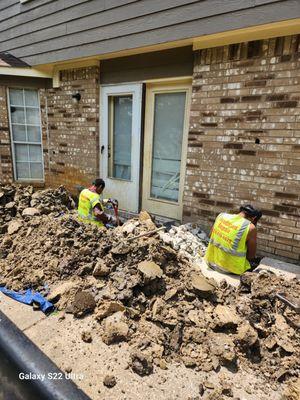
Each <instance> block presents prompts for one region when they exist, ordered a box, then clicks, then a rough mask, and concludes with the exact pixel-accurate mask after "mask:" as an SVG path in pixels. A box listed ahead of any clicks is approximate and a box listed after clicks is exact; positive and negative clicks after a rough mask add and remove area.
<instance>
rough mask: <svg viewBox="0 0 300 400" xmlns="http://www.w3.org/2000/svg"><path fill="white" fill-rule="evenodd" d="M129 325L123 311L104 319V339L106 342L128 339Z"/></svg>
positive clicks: (111, 342)
mask: <svg viewBox="0 0 300 400" xmlns="http://www.w3.org/2000/svg"><path fill="white" fill-rule="evenodd" d="M128 334H129V326H128V325H127V323H126V322H125V321H124V315H123V313H122V312H120V311H119V312H116V313H114V314H113V315H111V316H110V317H107V318H106V320H105V321H104V332H103V335H102V340H103V342H104V343H105V344H107V345H109V344H113V343H118V342H121V341H124V340H128Z"/></svg>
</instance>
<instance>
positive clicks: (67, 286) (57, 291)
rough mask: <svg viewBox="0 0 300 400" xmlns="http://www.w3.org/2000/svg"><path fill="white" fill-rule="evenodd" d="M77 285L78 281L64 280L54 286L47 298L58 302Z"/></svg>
mask: <svg viewBox="0 0 300 400" xmlns="http://www.w3.org/2000/svg"><path fill="white" fill-rule="evenodd" d="M76 286H77V283H76V282H64V283H61V284H60V285H58V286H56V287H54V288H53V289H52V290H51V291H50V293H49V295H48V296H47V300H49V301H51V302H53V303H55V302H57V301H58V300H59V299H60V298H61V297H62V296H63V295H64V294H66V293H67V292H69V291H70V290H72V289H73V288H75V287H76Z"/></svg>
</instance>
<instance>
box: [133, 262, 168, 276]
mask: <svg viewBox="0 0 300 400" xmlns="http://www.w3.org/2000/svg"><path fill="white" fill-rule="evenodd" d="M138 270H139V271H140V272H141V273H142V274H143V276H144V277H145V278H146V279H148V280H153V279H155V278H161V277H162V274H163V271H162V269H161V268H160V266H159V265H157V264H155V263H154V262H153V261H142V262H140V263H139V265H138Z"/></svg>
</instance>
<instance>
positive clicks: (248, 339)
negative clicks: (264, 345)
mask: <svg viewBox="0 0 300 400" xmlns="http://www.w3.org/2000/svg"><path fill="white" fill-rule="evenodd" d="M257 340H258V334H257V332H256V330H255V329H254V328H252V326H251V325H250V324H249V323H248V322H244V323H243V324H242V325H241V326H239V328H238V334H237V337H236V342H237V343H238V344H240V345H241V347H244V348H249V347H252V346H253V345H254V344H255V343H256V342H257Z"/></svg>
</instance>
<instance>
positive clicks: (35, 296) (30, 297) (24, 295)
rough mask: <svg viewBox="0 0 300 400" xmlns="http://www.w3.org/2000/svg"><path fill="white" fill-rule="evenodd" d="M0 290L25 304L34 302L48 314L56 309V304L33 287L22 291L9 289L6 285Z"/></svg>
mask: <svg viewBox="0 0 300 400" xmlns="http://www.w3.org/2000/svg"><path fill="white" fill-rule="evenodd" d="M0 292H2V293H4V294H6V296H8V297H10V298H12V299H14V300H17V301H19V302H20V303H23V304H28V305H31V304H33V303H35V304H38V305H39V306H40V309H41V311H43V313H45V314H47V313H49V312H50V311H52V310H53V309H54V305H53V304H52V303H50V301H47V300H46V299H45V297H44V296H42V295H41V294H40V293H38V292H34V291H33V290H31V289H27V290H25V291H24V290H23V291H21V292H14V291H13V290H9V289H7V288H6V287H0Z"/></svg>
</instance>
